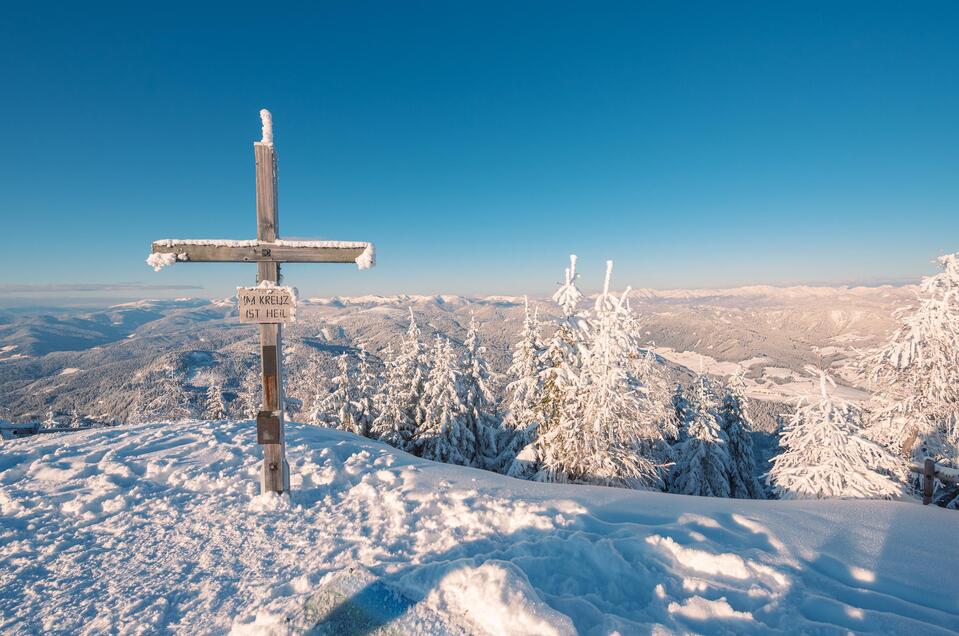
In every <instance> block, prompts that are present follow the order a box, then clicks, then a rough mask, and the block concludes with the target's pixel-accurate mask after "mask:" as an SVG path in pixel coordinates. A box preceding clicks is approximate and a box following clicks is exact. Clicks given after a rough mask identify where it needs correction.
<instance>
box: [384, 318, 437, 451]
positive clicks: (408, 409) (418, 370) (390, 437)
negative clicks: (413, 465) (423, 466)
mask: <svg viewBox="0 0 959 636" xmlns="http://www.w3.org/2000/svg"><path fill="white" fill-rule="evenodd" d="M385 366H386V369H385V377H384V381H383V384H382V387H381V391H380V394H379V396H378V397H377V402H378V403H379V404H380V412H379V415H377V417H376V419H375V420H374V421H373V428H372V436H373V437H375V438H377V439H381V440H383V441H384V442H386V443H387V444H390V445H391V446H394V447H396V448H401V449H403V450H410V441H411V440H412V438H413V435H414V434H415V433H416V429H417V427H418V426H419V425H420V423H421V422H422V421H423V414H422V401H423V387H424V384H425V381H426V375H427V371H428V360H427V357H426V352H425V348H424V346H423V343H422V342H420V330H419V327H417V325H416V319H415V318H414V317H413V311H412V309H411V310H410V326H409V329H407V331H406V337H405V338H404V339H403V342H402V344H401V345H400V350H399V352H398V353H397V354H396V355H395V356H394V355H393V349H392V347H390V348H389V349H388V350H387V352H386V360H385Z"/></svg>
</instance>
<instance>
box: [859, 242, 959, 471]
mask: <svg viewBox="0 0 959 636" xmlns="http://www.w3.org/2000/svg"><path fill="white" fill-rule="evenodd" d="M938 262H939V265H940V266H941V267H942V270H943V271H942V272H940V273H939V274H936V275H935V276H929V277H926V278H924V279H923V280H922V283H921V285H920V288H919V290H920V291H919V296H920V297H919V303H918V305H917V306H915V307H913V308H906V309H903V310H900V311H899V312H897V313H898V316H899V318H900V320H901V325H900V327H899V329H897V330H896V332H895V333H894V334H893V335H892V337H891V338H890V339H889V341H888V343H887V344H886V345H885V346H884V347H883V348H882V349H880V350H879V351H878V352H876V353H875V354H873V355H871V356H869V357H867V358H866V359H865V360H864V363H863V365H862V366H863V370H864V371H865V372H866V373H867V375H868V377H869V378H870V379H871V380H872V381H873V383H874V384H875V388H876V391H875V396H876V398H875V400H874V402H873V403H872V404H871V405H870V408H869V413H868V417H867V432H868V435H869V437H870V438H872V439H875V440H876V441H879V442H880V443H882V444H883V445H885V446H886V447H887V448H889V449H890V450H892V452H894V453H895V454H897V455H901V456H904V457H905V456H909V458H911V459H912V460H914V461H922V460H923V459H925V458H926V457H931V458H933V459H934V460H936V461H939V462H943V463H946V464H950V465H952V466H959V380H957V375H956V369H959V254H947V255H945V256H941V257H939V259H938Z"/></svg>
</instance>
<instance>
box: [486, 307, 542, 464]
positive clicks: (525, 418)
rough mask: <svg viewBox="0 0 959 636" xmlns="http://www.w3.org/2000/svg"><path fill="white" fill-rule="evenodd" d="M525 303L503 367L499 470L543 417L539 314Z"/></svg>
mask: <svg viewBox="0 0 959 636" xmlns="http://www.w3.org/2000/svg"><path fill="white" fill-rule="evenodd" d="M524 304H525V313H524V317H523V330H522V332H521V333H520V338H519V340H518V341H517V342H516V345H515V346H514V347H513V358H512V362H511V363H510V366H509V369H508V370H507V371H506V377H507V380H508V384H507V385H506V401H507V402H506V416H505V418H504V420H503V428H502V435H501V440H502V442H501V448H500V452H499V457H498V459H497V461H496V466H495V467H494V469H495V470H497V471H499V472H507V471H508V470H509V468H510V466H511V465H512V463H513V461H514V460H515V459H516V456H517V455H518V454H519V453H520V452H521V451H522V449H523V448H524V447H525V446H526V445H528V444H529V443H530V442H532V441H533V439H535V435H536V430H537V428H538V427H539V423H540V421H541V419H542V407H543V368H544V365H543V355H544V353H545V347H544V345H543V341H542V339H541V337H540V325H539V320H538V314H537V313H536V312H533V313H531V312H530V309H529V300H528V299H524ZM523 472H525V470H524V471H523ZM516 476H522V475H516ZM527 476H528V475H527Z"/></svg>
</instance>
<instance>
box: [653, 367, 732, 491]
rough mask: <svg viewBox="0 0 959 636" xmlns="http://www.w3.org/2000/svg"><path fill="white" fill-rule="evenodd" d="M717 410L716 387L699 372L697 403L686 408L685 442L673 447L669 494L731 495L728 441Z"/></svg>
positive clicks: (689, 404)
mask: <svg viewBox="0 0 959 636" xmlns="http://www.w3.org/2000/svg"><path fill="white" fill-rule="evenodd" d="M718 410H719V407H718V404H717V401H716V397H715V393H714V391H713V388H712V387H711V386H710V382H709V380H708V378H706V376H705V374H703V373H700V374H699V377H698V378H697V379H696V399H695V402H691V403H688V404H687V407H686V431H685V435H684V436H683V441H681V442H679V443H678V444H677V445H676V446H675V447H674V453H673V457H674V460H675V464H674V465H673V469H672V474H671V476H670V481H669V492H674V493H679V494H683V495H700V496H703V497H729V496H730V495H731V493H730V473H731V465H732V461H731V459H730V456H729V441H728V440H727V439H726V435H725V433H724V432H723V430H722V428H721V426H720V419H719V413H718Z"/></svg>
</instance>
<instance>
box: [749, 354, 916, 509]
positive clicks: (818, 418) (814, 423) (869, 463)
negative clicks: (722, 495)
mask: <svg viewBox="0 0 959 636" xmlns="http://www.w3.org/2000/svg"><path fill="white" fill-rule="evenodd" d="M812 371H814V372H816V373H817V374H818V375H819V384H820V393H821V396H820V398H819V400H803V401H801V402H800V404H799V405H798V406H797V408H796V411H795V413H793V415H792V417H791V418H790V420H789V421H788V422H787V423H786V426H785V428H784V430H783V432H782V436H781V437H780V440H779V444H780V446H781V447H782V449H783V452H782V453H780V454H779V455H777V456H776V457H774V458H773V459H772V469H770V471H769V472H768V473H767V474H766V483H767V484H769V485H771V486H772V489H773V492H774V494H776V495H777V496H778V497H780V498H781V499H826V498H866V499H879V498H882V499H888V498H891V497H895V496H896V495H898V494H899V493H900V492H901V488H900V486H899V484H897V483H896V482H895V481H893V479H890V477H889V476H888V475H890V474H891V475H895V474H897V473H898V472H899V470H900V464H899V462H898V461H897V460H896V459H895V458H894V457H893V456H892V455H890V454H889V453H888V452H887V451H886V450H885V449H884V448H882V447H881V446H880V445H878V444H876V443H874V442H871V441H869V440H867V439H865V438H864V437H863V436H862V431H861V429H860V423H861V412H860V411H859V410H858V409H856V408H855V407H853V406H851V405H850V404H848V403H846V402H845V401H843V400H842V399H841V398H839V397H838V396H835V395H831V394H830V393H829V391H828V385H832V386H835V384H836V383H835V382H834V381H833V379H832V378H830V377H829V376H828V375H827V374H826V372H825V371H818V370H815V369H813V370H812ZM883 473H885V474H883Z"/></svg>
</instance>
